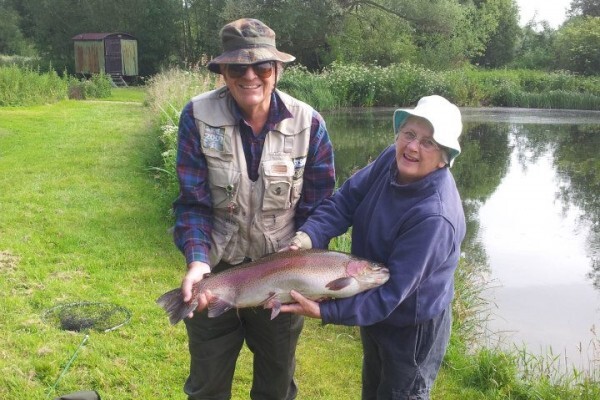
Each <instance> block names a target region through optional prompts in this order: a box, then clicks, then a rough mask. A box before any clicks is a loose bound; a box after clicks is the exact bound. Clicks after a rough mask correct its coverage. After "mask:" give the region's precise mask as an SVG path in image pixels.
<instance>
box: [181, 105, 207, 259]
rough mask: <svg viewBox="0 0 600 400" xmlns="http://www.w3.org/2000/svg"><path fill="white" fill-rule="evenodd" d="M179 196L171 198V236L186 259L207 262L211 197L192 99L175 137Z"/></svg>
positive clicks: (183, 113) (184, 111)
mask: <svg viewBox="0 0 600 400" xmlns="http://www.w3.org/2000/svg"><path fill="white" fill-rule="evenodd" d="M176 169H177V177H178V179H179V196H178V197H177V199H176V200H175V201H174V202H173V211H174V213H175V228H174V232H173V239H174V241H175V244H176V245H177V247H178V248H179V250H181V252H182V253H183V254H184V255H185V259H186V262H187V263H188V264H189V263H191V262H192V261H202V262H205V263H208V261H209V258H208V254H209V250H210V233H211V229H212V200H211V197H210V190H209V186H208V167H207V163H206V158H205V156H204V154H203V153H202V148H201V147H200V133H199V132H198V127H197V125H196V122H195V119H194V114H193V108H192V103H188V104H187V105H186V106H185V107H184V109H183V111H182V112H181V117H180V119H179V132H178V141H177V167H176Z"/></svg>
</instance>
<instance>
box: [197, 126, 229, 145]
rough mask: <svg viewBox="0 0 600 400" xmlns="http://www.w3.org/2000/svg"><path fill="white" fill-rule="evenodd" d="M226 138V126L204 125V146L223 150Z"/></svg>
mask: <svg viewBox="0 0 600 400" xmlns="http://www.w3.org/2000/svg"><path fill="white" fill-rule="evenodd" d="M224 140H225V128H219V127H215V126H208V125H204V135H202V147H203V148H205V149H211V150H214V151H223V142H224Z"/></svg>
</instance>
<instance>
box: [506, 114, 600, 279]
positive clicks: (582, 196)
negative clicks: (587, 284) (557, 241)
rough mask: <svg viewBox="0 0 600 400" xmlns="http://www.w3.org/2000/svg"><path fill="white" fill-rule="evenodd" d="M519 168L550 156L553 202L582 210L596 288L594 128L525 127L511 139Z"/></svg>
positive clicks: (597, 143) (598, 215)
mask: <svg viewBox="0 0 600 400" xmlns="http://www.w3.org/2000/svg"><path fill="white" fill-rule="evenodd" d="M515 143H516V148H517V157H518V159H519V160H520V162H521V164H522V165H525V164H527V163H531V162H535V161H536V160H537V159H538V158H539V157H541V156H543V155H545V154H550V155H551V156H552V163H553V165H554V167H555V168H556V175H557V180H558V185H557V194H556V197H557V199H558V200H559V201H560V202H561V204H562V206H563V209H564V212H565V213H566V212H567V211H568V210H569V208H570V207H572V206H575V207H577V208H578V209H580V210H581V211H582V214H581V217H580V223H581V224H582V225H583V226H586V227H588V226H589V230H590V232H589V235H588V237H587V248H586V252H587V255H588V257H589V259H590V261H591V267H592V270H591V272H590V274H589V276H590V278H591V279H592V280H593V283H594V286H595V287H596V288H598V289H600V262H599V259H600V157H598V154H599V152H600V135H598V125H553V126H552V128H551V129H549V127H548V126H545V125H526V126H522V127H521V128H520V129H519V134H518V135H516V137H515Z"/></svg>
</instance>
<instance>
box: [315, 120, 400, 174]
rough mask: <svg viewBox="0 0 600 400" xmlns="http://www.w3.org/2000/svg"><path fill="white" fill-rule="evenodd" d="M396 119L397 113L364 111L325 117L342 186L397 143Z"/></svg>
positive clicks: (336, 169)
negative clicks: (394, 121)
mask: <svg viewBox="0 0 600 400" xmlns="http://www.w3.org/2000/svg"><path fill="white" fill-rule="evenodd" d="M392 115H393V111H385V112H384V111H381V112H378V113H375V112H368V111H364V110H341V111H336V112H332V113H328V114H326V115H325V120H326V122H327V130H328V131H329V134H330V136H331V141H332V143H333V148H334V152H335V171H336V175H337V181H338V184H339V185H341V184H342V183H343V182H344V181H345V180H346V179H348V178H349V177H350V176H351V175H352V174H353V173H354V172H356V171H357V170H358V169H360V168H362V167H364V166H365V165H367V164H368V163H370V162H371V161H373V160H375V158H376V157H377V156H378V155H379V154H380V153H381V152H382V151H383V149H385V148H386V147H388V146H389V145H391V144H392V143H394V134H393V132H392V131H393V128H392Z"/></svg>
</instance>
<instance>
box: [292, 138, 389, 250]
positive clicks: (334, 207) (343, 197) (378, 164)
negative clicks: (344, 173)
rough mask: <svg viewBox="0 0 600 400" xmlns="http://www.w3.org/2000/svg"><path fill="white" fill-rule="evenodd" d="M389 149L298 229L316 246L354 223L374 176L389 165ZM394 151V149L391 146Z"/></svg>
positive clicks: (325, 244)
mask: <svg viewBox="0 0 600 400" xmlns="http://www.w3.org/2000/svg"><path fill="white" fill-rule="evenodd" d="M389 150H390V148H388V149H387V150H385V151H384V152H382V154H381V155H380V156H379V157H378V158H377V159H376V160H375V161H373V162H372V163H371V164H369V165H367V166H366V167H364V168H362V169H360V170H359V171H358V172H356V173H355V174H354V175H352V176H351V177H350V178H348V179H347V180H346V182H344V184H343V185H342V186H341V187H340V188H339V189H338V191H336V192H335V193H334V194H333V196H331V197H330V198H327V199H325V200H324V201H323V203H321V205H320V206H319V207H317V209H316V210H315V212H314V213H313V214H312V215H311V216H310V218H309V219H308V220H307V221H306V223H304V224H303V225H302V226H301V227H300V228H299V230H300V231H302V232H305V233H306V234H308V236H310V238H311V241H312V244H313V247H316V248H324V247H326V246H327V244H328V243H329V240H331V239H332V238H334V237H336V236H339V235H341V234H343V233H344V232H346V231H347V230H348V228H349V227H350V226H351V225H352V219H353V216H354V212H355V210H356V208H357V207H358V206H359V205H360V203H361V201H362V200H363V198H364V197H365V195H366V193H368V191H369V190H370V189H371V185H372V184H373V182H374V181H375V179H374V177H375V176H378V174H380V173H381V171H382V169H383V168H385V167H386V166H388V162H387V161H388V160H387V159H388V158H389V156H386V157H384V155H386V154H388V153H389ZM391 150H392V151H393V148H391Z"/></svg>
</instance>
